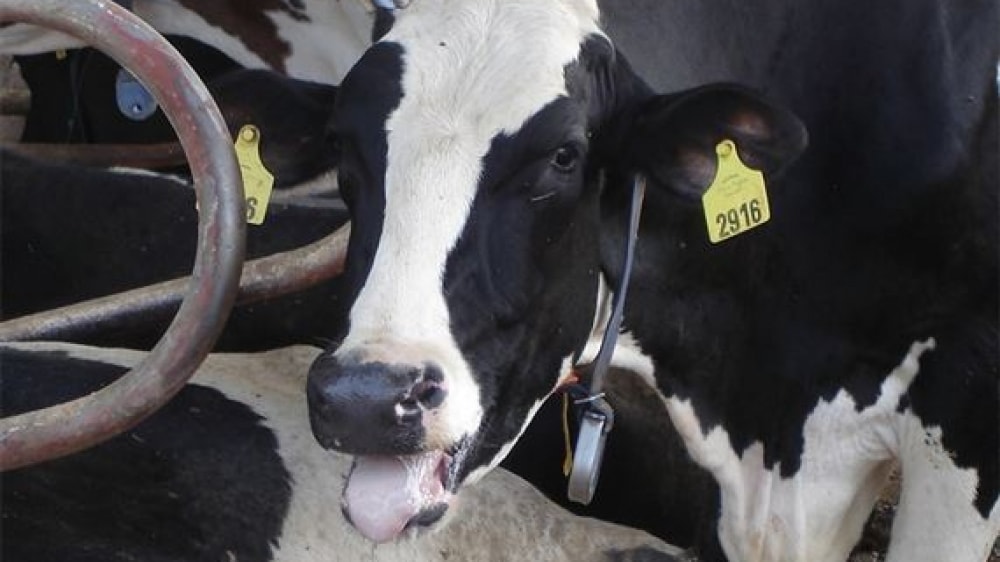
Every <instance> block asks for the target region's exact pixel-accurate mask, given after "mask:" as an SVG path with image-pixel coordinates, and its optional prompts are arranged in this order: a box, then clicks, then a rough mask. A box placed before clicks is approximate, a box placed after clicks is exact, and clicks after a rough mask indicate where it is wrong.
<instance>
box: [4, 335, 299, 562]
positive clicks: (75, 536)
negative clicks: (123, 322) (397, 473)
mask: <svg viewBox="0 0 1000 562" xmlns="http://www.w3.org/2000/svg"><path fill="white" fill-rule="evenodd" d="M123 372H124V369H122V368H120V367H117V366H112V365H106V364H103V363H97V362H91V361H83V360H77V359H69V358H66V357H65V356H61V354H54V353H27V352H22V351H15V350H10V349H2V348H0V377H2V378H0V382H2V390H3V392H2V393H0V397H2V402H0V403H2V410H3V412H2V413H3V415H4V416H10V415H14V414H16V413H19V412H23V411H27V410H32V409H36V408H39V407H43V406H46V405H50V404H53V403H57V402H62V401H65V400H68V399H71V398H74V397H77V396H80V395H83V394H85V393H88V392H92V391H94V390H96V389H97V388H100V387H103V386H104V385H106V384H108V383H110V382H112V381H113V380H114V379H116V378H118V377H119V376H120V375H121V374H122V373H123ZM261 419H262V418H261V417H260V416H258V415H257V414H256V413H254V412H253V411H252V410H251V409H250V408H248V407H247V406H246V405H244V404H241V403H239V402H234V401H232V400H229V399H228V398H226V397H225V396H224V395H223V394H222V393H220V392H219V391H217V390H214V389H210V388H207V387H203V386H198V385H193V384H192V385H188V386H187V387H185V388H184V389H183V390H182V391H181V392H180V393H179V394H178V395H177V396H176V397H175V398H174V399H173V400H172V401H171V402H170V403H169V404H167V405H166V406H165V407H164V408H163V409H161V410H160V411H159V412H157V413H156V414H155V415H154V416H153V417H151V418H150V419H148V420H147V421H145V422H143V423H142V424H140V425H139V426H137V427H136V428H135V429H133V430H131V431H128V432H126V433H124V434H123V435H120V436H119V437H117V438H115V439H113V440H111V441H108V442H107V443H104V444H102V445H99V446H97V447H94V448H91V449H89V450H87V451H84V452H82V453H78V454H75V455H71V456H69V457H65V458H62V459H59V460H55V461H51V462H48V463H44V464H41V465H37V466H34V467H29V468H23V469H19V470H15V471H12V472H9V473H5V474H3V475H2V480H0V484H2V498H0V504H2V517H3V520H2V526H0V529H2V546H0V558H2V559H3V560H4V561H5V562H45V561H52V562H65V561H74V562H85V561H93V562H98V561H100V562H106V561H134V560H142V561H144V562H146V561H148V562H167V561H171V562H174V561H176V562H182V561H183V562H189V561H202V560H204V561H206V562H208V561H211V562H219V561H226V560H239V561H241V562H246V561H257V560H260V561H264V560H270V559H271V548H272V546H273V545H274V544H275V543H276V541H277V538H278V536H279V534H280V532H281V528H282V522H283V520H284V518H285V514H286V512H287V510H288V504H289V499H290V496H291V488H290V480H289V479H290V476H289V474H288V471H287V470H286V468H285V466H284V465H283V463H282V460H281V458H280V457H279V456H278V452H277V448H278V444H277V440H276V438H275V436H274V434H273V433H272V432H271V431H270V430H269V429H267V428H266V427H264V426H263V425H261V423H260V422H261Z"/></svg>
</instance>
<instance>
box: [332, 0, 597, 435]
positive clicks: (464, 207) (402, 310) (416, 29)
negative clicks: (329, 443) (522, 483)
mask: <svg viewBox="0 0 1000 562" xmlns="http://www.w3.org/2000/svg"><path fill="white" fill-rule="evenodd" d="M596 19H597V7H596V4H595V3H594V2H592V1H587V2H582V1H581V2H556V1H545V2H539V1H537V0H520V1H499V0H452V1H442V2H415V3H414V4H413V5H412V6H411V7H409V8H407V9H406V10H402V11H400V12H399V14H398V17H397V20H396V22H395V24H394V26H393V28H392V30H391V32H390V33H389V34H388V35H387V36H386V37H385V38H384V41H385V42H390V43H398V44H400V45H401V46H402V47H403V51H404V54H403V57H404V60H403V76H402V91H403V97H402V100H401V101H400V104H399V106H398V107H397V109H396V110H395V111H394V112H393V113H392V114H391V115H390V117H389V119H388V121H387V123H386V132H387V143H388V155H387V162H388V165H387V169H386V172H385V178H384V179H385V201H386V207H385V218H384V223H383V227H382V233H381V238H380V239H379V245H378V249H377V251H376V254H375V257H374V261H373V264H372V269H371V271H370V273H369V276H368V279H367V281H366V283H365V286H364V287H363V289H362V290H361V292H360V294H359V296H358V298H357V301H356V302H355V304H354V307H353V308H352V310H351V329H350V333H349V334H348V336H347V337H346V338H345V340H344V342H343V345H342V346H341V348H340V351H338V355H345V354H347V353H350V352H352V351H359V352H360V353H359V356H360V357H361V358H362V359H366V358H368V360H371V359H370V356H369V355H368V354H367V353H366V349H367V348H369V346H374V347H379V348H382V349H383V350H388V351H386V352H385V353H387V354H388V355H390V356H388V357H387V356H380V357H377V359H378V360H380V361H385V362H393V357H391V355H392V352H391V349H392V348H393V347H395V346H397V345H399V346H403V347H407V348H411V349H412V348H414V347H417V348H419V349H421V350H423V351H424V352H425V353H426V356H425V357H424V360H425V361H430V362H434V363H436V364H437V365H438V366H440V367H441V369H442V371H443V373H444V378H445V380H444V385H445V387H446V388H447V391H448V397H447V399H446V400H445V403H444V404H443V406H442V407H441V408H440V412H439V413H438V414H437V416H436V418H435V422H434V423H437V424H438V425H439V426H440V427H437V428H428V430H429V431H428V435H429V436H430V435H432V434H433V435H435V436H437V439H438V440H440V441H441V442H440V443H436V444H432V443H429V445H430V446H442V447H443V446H448V445H451V444H453V443H454V442H455V441H457V440H458V439H460V438H461V437H462V436H463V435H466V434H469V433H471V432H473V431H475V430H476V428H477V427H478V425H479V422H480V418H481V416H482V408H481V406H480V397H479V389H478V385H477V384H476V382H475V379H474V377H473V375H472V373H471V370H470V366H469V365H468V364H467V363H466V361H465V359H464V357H463V356H462V353H461V352H460V351H459V349H458V346H457V344H456V343H455V339H454V338H453V337H452V334H451V331H450V315H449V311H448V306H447V303H446V301H445V297H444V294H443V290H442V280H443V276H444V271H445V264H446V261H447V259H448V255H449V253H450V251H451V250H452V248H454V246H455V244H456V242H457V240H458V238H459V236H460V235H461V233H462V231H463V229H464V228H465V223H466V221H467V219H468V216H469V210H470V207H471V205H472V201H473V199H474V197H475V195H476V188H477V185H478V182H479V179H480V175H481V173H482V161H483V157H484V156H485V155H486V153H487V150H488V149H489V147H490V144H491V142H492V141H493V139H494V138H495V137H496V136H497V135H499V134H505V133H506V134H510V133H513V132H516V131H517V130H518V129H519V128H520V127H521V126H522V125H523V123H524V122H525V121H526V120H527V119H528V118H530V117H531V116H532V115H534V114H535V113H536V112H538V111H539V110H540V109H541V108H543V107H544V106H545V105H547V104H548V103H550V102H551V101H553V100H554V99H556V98H557V97H559V96H562V95H565V94H566V85H565V79H564V75H563V69H564V67H565V66H566V65H567V64H569V63H570V62H572V61H573V60H574V59H575V58H576V57H577V56H578V54H579V49H580V45H581V44H582V41H583V40H584V38H585V37H587V36H588V35H590V34H592V33H597V24H596ZM366 356H367V357H366Z"/></svg>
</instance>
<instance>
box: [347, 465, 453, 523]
mask: <svg viewBox="0 0 1000 562" xmlns="http://www.w3.org/2000/svg"><path fill="white" fill-rule="evenodd" d="M454 452H457V451H454V450H453V451H451V452H446V451H441V450H431V451H427V452H423V453H417V454H412V455H400V456H377V455H369V456H358V457H355V458H354V464H353V466H352V468H351V473H350V475H349V476H348V478H347V483H346V485H345V487H344V495H343V511H344V515H345V516H346V517H347V519H348V520H349V521H350V522H351V524H352V525H354V527H355V528H356V529H357V530H358V532H360V533H361V534H362V535H364V536H365V537H366V538H368V539H369V540H371V541H373V542H376V543H383V542H388V541H391V540H394V539H396V538H398V537H399V536H401V535H402V534H404V533H405V532H407V531H410V532H413V533H416V532H419V531H421V530H425V529H428V528H431V527H433V526H434V525H436V524H438V523H439V522H440V521H441V519H442V517H443V516H444V514H445V513H446V512H447V511H448V507H449V506H450V505H451V502H452V499H453V498H454V489H455V486H456V484H455V482H456V477H455V467H456V466H457V465H456V463H455V462H454V459H455V455H454V454H453V453H454Z"/></svg>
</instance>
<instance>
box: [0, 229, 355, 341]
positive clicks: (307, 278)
mask: <svg viewBox="0 0 1000 562" xmlns="http://www.w3.org/2000/svg"><path fill="white" fill-rule="evenodd" d="M349 236H350V225H344V226H342V227H340V228H339V229H338V230H337V231H336V232H334V233H333V234H331V235H329V236H326V237H324V238H322V239H320V240H317V241H316V242H313V243H312V244H308V245H306V246H303V247H301V248H298V249H295V250H290V251H287V252H279V253H276V254H272V255H270V256H267V257H264V258H259V259H256V260H253V261H249V262H247V263H246V264H244V265H243V276H242V280H241V281H240V289H239V292H238V294H237V297H236V301H237V303H238V304H249V303H253V302H258V301H262V300H266V299H269V298H273V297H277V296H281V295H285V294H288V293H292V292H295V291H300V290H303V289H307V288H309V287H312V286H314V285H316V284H318V283H320V282H323V281H326V280H329V279H332V278H333V277H336V276H337V275H339V274H340V273H341V272H342V271H343V269H344V259H345V257H346V255H347V240H348V238H349ZM190 281H191V278H190V277H183V278H180V279H174V280H171V281H165V282H163V283H157V284H155V285H149V286H147V287H142V288H139V289H134V290H131V291H126V292H122V293H117V294H114V295H109V296H106V297H100V298H97V299H91V300H88V301H85V302H81V303H77V304H74V305H70V306H66V307H61V308H57V309H54V310H48V311H45V312H39V313H37V314H30V315H25V316H22V317H20V318H14V319H12V320H7V321H5V322H0V341H27V340H43V339H71V338H73V337H76V336H79V335H82V334H87V333H90V332H92V331H96V330H98V329H100V328H102V327H105V326H106V325H107V324H108V323H109V322H121V321H122V320H123V319H125V318H135V317H140V316H141V317H149V316H151V315H157V314H165V313H167V312H169V311H170V310H172V309H173V308H174V307H176V306H177V303H179V302H180V301H181V297H182V296H183V294H184V288H185V287H187V285H188V284H189V283H190Z"/></svg>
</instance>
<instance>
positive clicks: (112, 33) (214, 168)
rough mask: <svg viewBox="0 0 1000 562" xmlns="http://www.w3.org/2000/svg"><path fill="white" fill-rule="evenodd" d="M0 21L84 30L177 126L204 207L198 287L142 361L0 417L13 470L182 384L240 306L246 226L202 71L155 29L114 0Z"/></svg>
mask: <svg viewBox="0 0 1000 562" xmlns="http://www.w3.org/2000/svg"><path fill="white" fill-rule="evenodd" d="M0 21H21V22H27V23H32V24H36V25H41V26H44V27H49V28H52V29H55V30H58V31H62V32H65V33H68V34H70V35H73V36H76V37H77V38H79V39H80V40H82V41H83V42H85V43H87V44H90V45H93V46H95V47H97V48H98V49H100V50H101V51H104V52H105V53H107V54H108V55H110V56H111V57H112V58H113V59H115V60H116V61H117V62H118V63H119V64H121V65H122V66H123V67H125V68H127V69H129V71H131V72H132V74H134V75H135V76H136V77H137V78H139V80H140V81H142V83H143V84H144V85H145V86H146V87H147V88H148V89H149V91H150V93H152V95H153V97H154V98H156V100H157V101H158V102H159V104H160V107H162V108H163V110H164V112H165V113H166V115H167V118H168V119H169V120H170V122H171V124H172V125H173V127H174V129H175V130H176V131H177V134H178V137H179V138H180V141H181V145H182V146H183V147H184V152H185V153H186V154H187V156H188V160H189V162H190V168H191V172H192V174H193V176H194V178H195V187H196V189H197V192H198V204H199V207H200V209H201V212H200V213H201V216H200V220H199V223H198V251H197V254H196V256H195V265H194V270H193V272H192V278H191V283H190V287H189V289H188V293H187V295H186V296H185V298H184V301H183V303H182V304H181V306H180V309H179V310H178V312H177V315H176V316H175V317H174V320H173V322H172V323H171V324H170V326H169V328H168V329H167V331H166V333H164V334H163V337H162V338H161V339H160V341H159V342H157V344H156V346H155V347H154V348H153V349H152V351H150V353H149V355H148V356H147V357H146V359H145V360H144V361H143V362H142V363H141V364H139V365H138V366H137V367H136V368H135V369H133V370H132V371H131V372H129V373H128V374H126V376H124V377H122V378H121V379H119V380H117V381H116V382H114V383H113V384H111V385H109V386H107V387H105V388H104V389H102V390H101V391H99V392H97V393H95V394H92V395H90V396H87V397H84V398H80V399H77V400H73V401H70V402H66V403H65V404H61V405H59V406H54V407H51V408H45V409H42V410H36V411H33V412H28V413H26V414H22V415H18V416H14V417H8V418H4V419H2V420H0V470H9V469H14V468H18V467H22V466H26V465H30V464H33V463H37V462H41V461H44V460H47V459H51V458H55V457H59V456H63V455H68V454H70V453H74V452H76V451H79V450H82V449H85V448H87V447H89V446H91V445H94V444H97V443H99V442H101V441H103V440H105V439H108V438H110V437H111V436H113V435H116V434H117V433H120V432H122V431H124V430H126V429H128V428H129V427H132V426H133V425H135V424H136V423H138V422H139V421H141V420H142V419H144V418H145V417H146V416H148V415H149V414H151V413H153V412H154V411H155V410H156V409H157V408H158V407H159V406H161V405H163V404H164V403H165V402H166V401H167V400H169V399H170V398H171V397H172V396H173V395H174V394H175V393H176V392H177V391H178V390H180V389H181V387H182V386H183V385H184V384H185V383H186V382H187V380H188V378H190V376H191V375H192V374H193V373H194V371H195V369H196V368H197V367H198V365H199V364H201V362H202V360H204V358H205V356H206V355H207V354H208V352H209V350H210V349H211V347H212V345H213V343H214V342H215V340H216V338H218V336H219V333H220V332H221V330H222V326H223V324H224V322H225V320H226V318H227V317H228V314H229V311H230V309H231V307H232V304H233V301H234V298H235V296H236V289H237V286H238V283H239V273H240V266H241V265H242V261H243V252H244V234H245V231H244V229H245V225H244V222H243V220H244V215H243V201H242V195H243V194H242V189H241V184H240V175H239V168H238V167H237V164H236V160H235V156H234V154H233V148H232V146H231V145H230V143H229V131H228V129H227V128H226V124H225V122H224V121H223V120H222V116H221V114H220V113H219V109H218V107H217V106H216V105H215V102H214V101H213V100H212V98H211V96H210V95H209V93H208V90H207V89H206V88H205V86H204V84H202V83H201V81H200V80H199V79H198V76H197V75H196V74H195V72H194V71H193V70H192V69H191V67H190V66H189V65H188V64H187V63H186V62H185V61H184V59H183V58H182V57H181V56H180V54H178V53H177V51H176V50H175V49H174V48H173V47H171V46H170V44H169V43H167V42H166V40H164V39H163V38H162V37H161V36H160V35H159V34H158V33H157V32H156V31H154V30H153V29H152V28H150V27H149V26H148V25H146V24H145V23H143V22H142V21H141V20H139V19H138V18H137V17H135V16H133V15H132V14H131V13H129V12H128V11H127V10H125V9H123V8H121V7H119V6H118V5H117V4H115V3H114V2H112V1H110V0H74V1H73V2H66V1H65V0H0ZM8 376H10V375H8Z"/></svg>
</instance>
